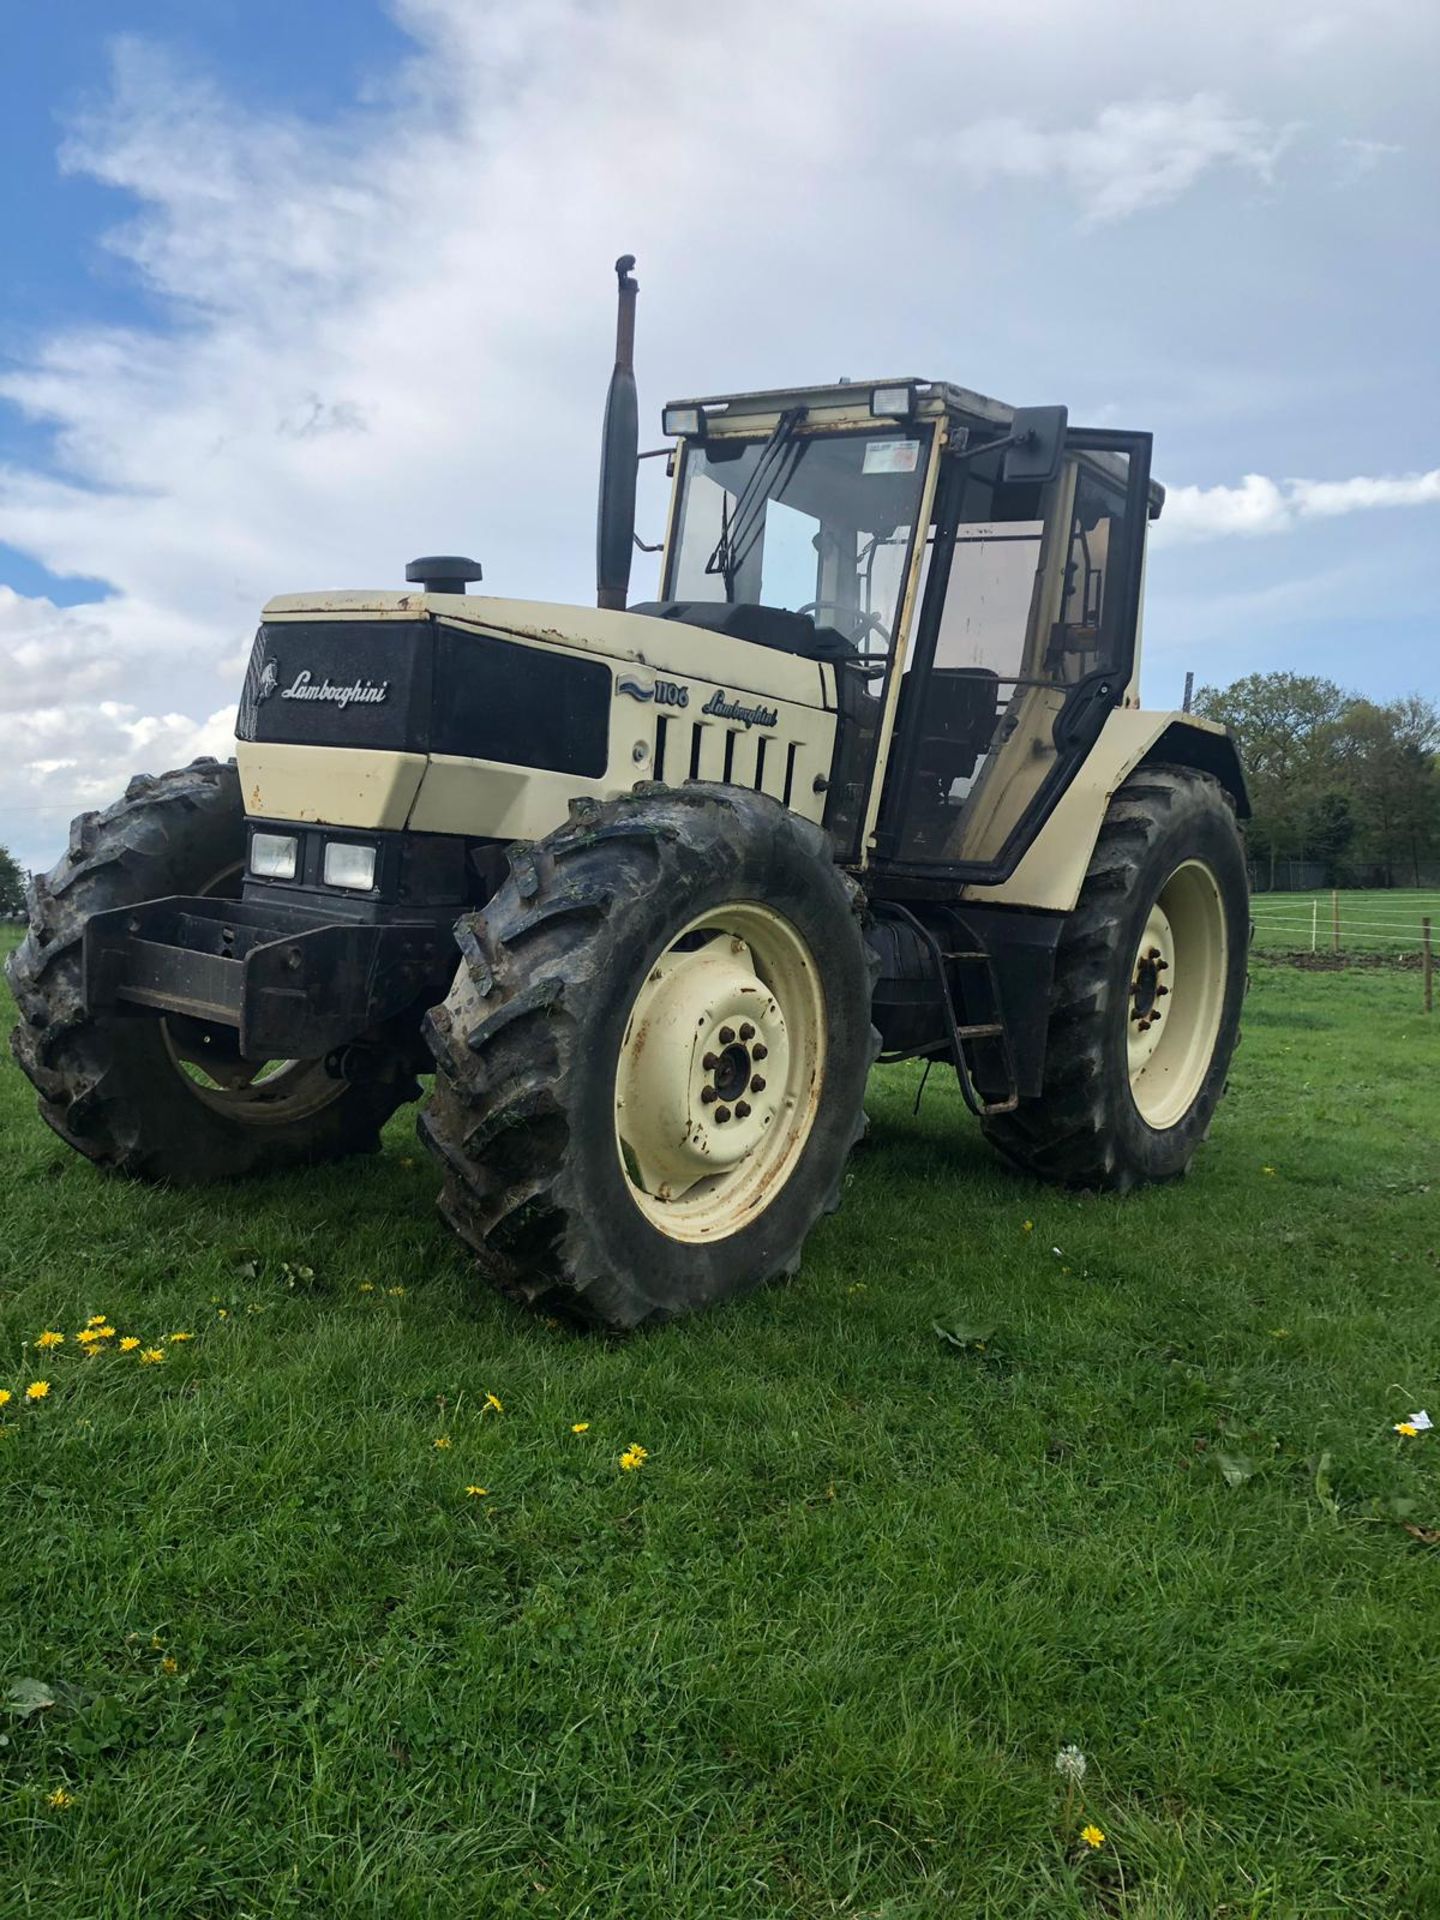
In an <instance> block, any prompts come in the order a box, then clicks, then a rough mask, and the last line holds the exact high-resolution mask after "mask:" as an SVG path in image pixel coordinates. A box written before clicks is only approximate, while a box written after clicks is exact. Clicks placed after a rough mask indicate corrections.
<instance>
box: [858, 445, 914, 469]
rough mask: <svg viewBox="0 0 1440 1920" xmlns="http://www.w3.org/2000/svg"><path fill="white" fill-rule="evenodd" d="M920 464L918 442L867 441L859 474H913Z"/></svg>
mask: <svg viewBox="0 0 1440 1920" xmlns="http://www.w3.org/2000/svg"><path fill="white" fill-rule="evenodd" d="M919 464H920V442H919V441H918V440H867V441H866V442H865V464H864V466H862V467H861V469H860V471H861V473H914V471H915V469H916V467H917V466H918V465H919Z"/></svg>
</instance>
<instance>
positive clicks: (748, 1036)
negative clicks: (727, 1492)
mask: <svg viewBox="0 0 1440 1920" xmlns="http://www.w3.org/2000/svg"><path fill="white" fill-rule="evenodd" d="M740 1038H741V1039H742V1040H753V1039H754V1038H755V1029H754V1027H752V1026H751V1024H750V1022H749V1021H748V1020H747V1021H746V1022H745V1024H744V1026H743V1027H741V1029H740Z"/></svg>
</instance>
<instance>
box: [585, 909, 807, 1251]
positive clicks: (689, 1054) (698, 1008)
mask: <svg viewBox="0 0 1440 1920" xmlns="http://www.w3.org/2000/svg"><path fill="white" fill-rule="evenodd" d="M824 1015H825V1001H824V995H823V992H822V990H821V986H820V976H819V971H818V969H817V967H816V965H815V959H814V956H813V955H812V953H811V952H810V949H809V947H808V946H807V945H806V943H805V941H804V939H803V938H802V937H801V935H800V934H799V933H798V932H797V931H796V929H795V928H794V926H792V925H791V923H790V922H789V921H788V920H787V919H785V918H784V917H783V915H781V914H778V913H776V912H775V911H774V909H773V908H770V907H764V906H760V905H759V904H758V903H756V902H751V901H746V902H737V903H736V904H735V905H732V906H726V907H717V908H715V909H714V910H713V911H712V912H710V913H706V914H702V915H700V917H699V918H698V919H695V920H692V921H691V922H690V923H689V925H688V926H686V927H683V928H682V929H681V930H680V932H679V933H678V934H677V935H676V936H675V938H674V939H673V940H672V941H670V943H669V944H668V945H667V946H666V947H665V949H664V951H663V952H662V953H660V954H659V955H658V956H657V957H656V958H655V960H654V961H652V963H651V965H650V968H649V970H648V972H647V974H646V976H645V980H644V983H643V984H642V986H641V988H640V991H639V993H638V994H637V995H636V996H635V1002H634V1005H633V1006H632V1007H631V1009H630V1017H629V1019H628V1021H627V1022H626V1025H625V1036H624V1039H623V1040H622V1042H621V1046H620V1058H619V1061H618V1063H617V1066H616V1073H615V1141H616V1147H617V1149H618V1152H619V1155H620V1164H621V1167H622V1169H623V1171H624V1173H625V1177H626V1179H627V1181H628V1183H629V1187H630V1194H631V1197H632V1199H633V1200H634V1202H635V1204H636V1206H637V1207H639V1209H640V1211H641V1212H642V1213H643V1214H644V1215H645V1217H646V1219H647V1220H649V1221H650V1222H651V1223H652V1225H654V1226H656V1227H658V1228H659V1229H660V1231H661V1232H662V1233H664V1234H666V1235H667V1236H668V1237H669V1238H670V1239H672V1240H681V1241H685V1242H688V1243H690V1244H696V1243H700V1242H706V1241H715V1240H723V1239H726V1238H728V1237H729V1236H730V1235H731V1234H735V1233H738V1232H740V1231H741V1229H742V1228H744V1227H746V1226H748V1225H749V1224H750V1222H751V1221H752V1220H754V1219H756V1218H757V1217H758V1216H759V1215H760V1214H761V1213H762V1212H763V1211H764V1210H765V1208H766V1207H767V1206H768V1205H769V1204H770V1202H771V1201H772V1200H773V1199H774V1197H775V1195H776V1194H777V1193H778V1192H779V1191H780V1189H781V1188H782V1187H783V1186H784V1184H785V1182H786V1181H787V1180H788V1179H789V1177H790V1175H791V1174H792V1173H793V1172H794V1169H795V1165H796V1162H797V1161H798V1159H799V1157H800V1153H801V1150H802V1148H803V1147H804V1145H805V1141H806V1139H807V1138H808V1136H809V1133H810V1129H811V1126H812V1125H813V1123H814V1119H815V1114H816V1110H817V1108H818V1105H819V1099H820V1089H821V1085H822V1081H823V1077H824V1071H825V1018H824Z"/></svg>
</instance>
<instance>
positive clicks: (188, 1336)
mask: <svg viewBox="0 0 1440 1920" xmlns="http://www.w3.org/2000/svg"><path fill="white" fill-rule="evenodd" d="M165 1337H166V1339H167V1340H193V1339H194V1338H195V1336H194V1334H193V1333H170V1334H167V1335H166V1336H165Z"/></svg>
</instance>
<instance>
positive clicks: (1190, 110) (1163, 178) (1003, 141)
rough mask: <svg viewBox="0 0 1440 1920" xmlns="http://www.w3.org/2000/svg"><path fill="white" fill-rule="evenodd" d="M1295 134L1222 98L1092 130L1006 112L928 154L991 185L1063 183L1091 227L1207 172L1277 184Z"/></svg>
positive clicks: (1164, 102)
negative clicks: (1225, 169) (1047, 125)
mask: <svg viewBox="0 0 1440 1920" xmlns="http://www.w3.org/2000/svg"><path fill="white" fill-rule="evenodd" d="M1289 138H1290V132H1289V130H1285V129H1282V130H1280V131H1275V130H1273V129H1271V128H1268V127H1267V126H1266V125H1265V124H1264V122H1263V121H1260V120H1256V119H1252V118H1249V117H1248V116H1246V115H1244V114H1241V113H1239V112H1238V111H1237V110H1236V109H1235V108H1234V107H1233V106H1232V105H1230V104H1229V102H1227V101H1226V100H1225V99H1223V98H1222V97H1221V96H1220V95H1218V94H1213V93H1196V94H1192V95H1191V96H1190V98H1189V99H1187V100H1174V99H1163V98H1151V99H1143V100H1130V101H1123V102H1118V103H1116V104H1115V105H1112V106H1107V107H1104V108H1102V109H1101V111H1100V112H1099V113H1098V114H1097V115H1096V116H1095V119H1094V120H1093V121H1092V122H1091V123H1090V125H1089V126H1083V127H1062V128H1058V129H1044V128H1041V127H1038V126H1036V125H1035V124H1034V123H1033V122H1031V121H1028V120H1020V119H1015V118H1011V117H1006V116H997V117H995V118H992V119H987V120H978V121H975V122H973V123H972V124H971V125H970V126H968V127H961V128H959V129H958V130H957V131H956V132H954V133H947V134H941V135H938V136H934V137H932V138H930V139H928V140H926V141H925V142H923V143H922V145H921V147H920V150H919V151H920V157H921V158H922V159H923V160H924V161H925V162H926V163H927V164H931V163H935V164H939V165H940V166H942V167H946V168H948V169H950V170H951V171H952V172H954V173H956V174H958V175H960V176H961V177H963V178H965V179H967V180H969V181H971V182H973V183H974V184H976V185H977V186H978V185H984V184H985V183H986V182H987V181H990V180H996V179H1007V178H1008V179H1017V180H1045V179H1047V178H1055V179H1058V180H1060V181H1062V182H1063V184H1064V185H1065V187H1066V189H1067V190H1068V192H1069V193H1070V195H1071V197H1072V198H1073V199H1074V200H1075V201H1076V202H1078V204H1079V206H1080V209H1081V213H1082V217H1083V218H1084V220H1085V221H1086V222H1087V223H1090V224H1094V225H1100V224H1103V223H1104V222H1106V221H1111V220H1123V219H1125V218H1127V217H1128V216H1129V215H1131V214H1135V213H1140V212H1142V211H1144V210H1145V209H1147V208H1150V207H1159V206H1164V205H1165V204H1166V203H1167V202H1168V201H1171V200H1178V199H1179V198H1180V196H1181V195H1182V194H1184V193H1188V192H1189V190H1190V189H1191V188H1192V187H1193V186H1195V185H1196V183H1197V182H1198V181H1199V180H1200V178H1201V176H1202V175H1203V174H1205V173H1207V172H1209V171H1211V170H1212V169H1213V168H1216V167H1220V166H1230V167H1237V168H1239V169H1241V170H1242V171H1243V172H1246V173H1249V174H1251V175H1252V176H1253V177H1254V178H1255V179H1256V180H1258V181H1260V182H1261V183H1262V184H1267V185H1268V184H1269V182H1270V180H1271V179H1272V177H1273V174H1274V168H1275V162H1276V161H1277V160H1278V158H1279V157H1280V154H1281V152H1282V151H1283V149H1284V147H1285V145H1286V143H1287V141H1288V139H1289Z"/></svg>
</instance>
